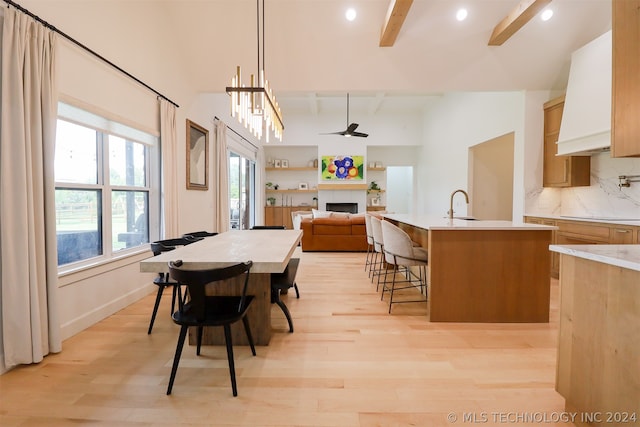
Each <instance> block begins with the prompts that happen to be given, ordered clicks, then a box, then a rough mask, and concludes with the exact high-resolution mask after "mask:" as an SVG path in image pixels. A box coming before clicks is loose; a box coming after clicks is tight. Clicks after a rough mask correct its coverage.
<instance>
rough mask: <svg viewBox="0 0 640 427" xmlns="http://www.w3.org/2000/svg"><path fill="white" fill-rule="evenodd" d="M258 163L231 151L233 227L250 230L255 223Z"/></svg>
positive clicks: (231, 210) (231, 215)
mask: <svg viewBox="0 0 640 427" xmlns="http://www.w3.org/2000/svg"><path fill="white" fill-rule="evenodd" d="M255 170H256V163H255V162H254V161H252V160H249V159H247V158H244V157H242V156H241V155H239V154H236V153H234V152H230V153H229V209H230V212H229V214H230V215H229V218H230V219H231V224H230V227H231V229H240V230H248V229H250V228H251V227H252V226H253V225H254V224H255V208H254V206H255Z"/></svg>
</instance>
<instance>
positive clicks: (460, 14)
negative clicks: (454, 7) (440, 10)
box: [456, 8, 468, 21]
mask: <svg viewBox="0 0 640 427" xmlns="http://www.w3.org/2000/svg"><path fill="white" fill-rule="evenodd" d="M467 15H468V12H467V9H463V8H462V9H458V11H457V12H456V19H457V20H458V21H464V20H465V19H467Z"/></svg>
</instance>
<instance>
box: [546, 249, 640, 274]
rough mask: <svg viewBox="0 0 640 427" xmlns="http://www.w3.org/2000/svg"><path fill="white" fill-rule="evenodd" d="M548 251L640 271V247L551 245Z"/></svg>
mask: <svg viewBox="0 0 640 427" xmlns="http://www.w3.org/2000/svg"><path fill="white" fill-rule="evenodd" d="M549 249H550V250H551V251H553V252H558V253H561V254H565V255H573V256H575V257H578V258H583V259H588V260H591V261H597V262H601V263H604V264H609V265H615V266H617V267H623V268H628V269H630V270H635V271H640V245H551V246H549Z"/></svg>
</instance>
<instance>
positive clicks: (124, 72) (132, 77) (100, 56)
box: [2, 0, 180, 108]
mask: <svg viewBox="0 0 640 427" xmlns="http://www.w3.org/2000/svg"><path fill="white" fill-rule="evenodd" d="M2 1H4V2H5V3H7V4H8V5H9V6H13V7H15V8H16V9H18V10H19V11H20V12H22V13H24V14H26V15H29V16H30V17H31V18H33V19H35V20H36V21H38V22H39V23H41V24H42V25H44V26H45V27H47V28H49V29H50V30H52V31H54V32H56V33H58V34H60V35H61V36H62V37H64V38H65V39H67V40H69V41H70V42H71V43H73V44H75V45H76V46H78V47H80V48H82V49H84V50H86V51H87V52H89V53H90V54H92V55H93V56H95V57H96V58H98V59H100V60H102V61H103V62H105V63H107V64H108V65H110V66H111V67H113V68H115V69H116V70H118V71H120V72H121V73H122V74H124V75H126V76H127V77H129V78H130V79H132V80H134V81H136V82H137V83H139V84H141V85H142V86H144V87H146V88H147V89H149V90H150V91H151V92H153V93H155V94H156V95H157V96H158V97H160V98H162V99H165V100H167V101H168V102H170V103H172V104H173V105H175V106H176V108H180V106H179V105H178V104H176V103H175V102H173V101H172V100H170V99H169V98H167V97H166V96H164V95H163V94H161V93H160V92H158V91H157V90H155V89H154V88H152V87H151V86H149V85H148V84H146V83H145V82H143V81H142V80H140V79H138V78H136V77H134V76H133V75H132V74H130V73H128V72H127V71H125V70H123V69H122V68H120V67H118V66H117V65H116V64H114V63H113V62H111V61H109V60H108V59H107V58H105V57H104V56H102V55H100V54H99V53H97V52H95V51H94V50H92V49H90V48H88V47H87V46H85V45H83V44H82V43H80V42H79V41H77V40H76V39H74V38H73V37H71V36H69V35H67V34H65V33H64V32H62V31H60V30H59V29H57V28H56V27H55V26H53V25H51V24H49V23H48V22H47V21H45V20H44V19H42V18H40V17H39V16H37V15H35V14H33V13H31V12H30V11H28V10H27V9H25V8H24V7H22V6H20V5H19V4H17V3H15V2H13V1H11V0H2Z"/></svg>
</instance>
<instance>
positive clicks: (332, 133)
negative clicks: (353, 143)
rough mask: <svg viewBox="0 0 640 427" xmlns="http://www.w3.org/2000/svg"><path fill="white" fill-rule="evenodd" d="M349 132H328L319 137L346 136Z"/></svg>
mask: <svg viewBox="0 0 640 427" xmlns="http://www.w3.org/2000/svg"><path fill="white" fill-rule="evenodd" d="M346 133H347V132H346V131H344V130H343V131H342V132H327V133H321V134H319V135H345V134H346Z"/></svg>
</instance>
